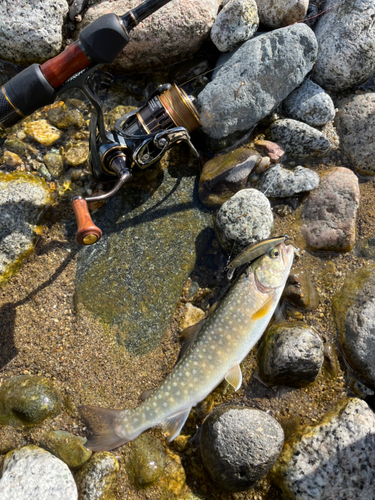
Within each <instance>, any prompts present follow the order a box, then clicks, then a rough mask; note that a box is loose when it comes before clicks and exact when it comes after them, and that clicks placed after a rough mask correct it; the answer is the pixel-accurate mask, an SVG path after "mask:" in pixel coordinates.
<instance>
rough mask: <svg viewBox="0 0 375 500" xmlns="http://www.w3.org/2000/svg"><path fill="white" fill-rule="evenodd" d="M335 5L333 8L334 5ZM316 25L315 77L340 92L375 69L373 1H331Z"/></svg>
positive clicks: (356, 83)
mask: <svg viewBox="0 0 375 500" xmlns="http://www.w3.org/2000/svg"><path fill="white" fill-rule="evenodd" d="M333 6H334V9H331V7H333ZM324 9H331V10H329V11H328V12H326V13H325V14H324V15H323V16H321V17H320V18H319V20H318V22H317V24H316V26H315V35H316V38H317V40H318V44H319V52H318V58H317V61H316V64H315V66H314V69H313V73H312V79H313V80H314V81H315V82H316V83H318V84H319V85H321V86H322V87H323V88H324V89H326V90H331V91H333V92H341V91H343V90H347V89H349V88H350V87H353V86H354V85H360V84H361V83H363V82H365V81H366V80H367V79H368V78H370V76H371V75H372V74H373V73H374V71H375V43H374V39H375V26H374V23H372V22H371V21H370V19H372V18H373V16H374V15H375V1H374V0H347V1H346V2H342V3H340V4H337V2H336V1H335V0H328V1H327V2H326V3H325V4H324Z"/></svg>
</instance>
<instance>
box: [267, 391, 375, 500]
mask: <svg viewBox="0 0 375 500" xmlns="http://www.w3.org/2000/svg"><path fill="white" fill-rule="evenodd" d="M374 464H375V416H374V413H373V412H372V411H371V410H370V408H369V407H368V406H367V404H366V403H365V402H364V401H361V400H360V399H355V398H352V399H349V400H344V401H342V402H340V404H339V405H337V407H336V408H335V410H334V411H332V412H331V413H328V414H327V415H326V416H325V417H324V419H323V420H322V422H321V423H320V424H318V425H316V426H309V427H306V428H305V429H304V430H303V431H302V433H301V434H299V435H298V436H297V437H296V438H295V439H293V441H291V442H290V443H287V444H286V445H285V447H284V450H283V453H282V454H281V457H280V459H279V461H278V463H277V465H276V466H275V468H274V472H275V479H276V482H277V484H278V486H279V487H280V488H281V489H282V490H283V492H284V493H285V494H286V495H287V497H288V498H293V499H294V500H337V499H338V498H340V499H341V500H365V499H366V500H372V499H373V498H374V495H373V492H374V490H373V484H374Z"/></svg>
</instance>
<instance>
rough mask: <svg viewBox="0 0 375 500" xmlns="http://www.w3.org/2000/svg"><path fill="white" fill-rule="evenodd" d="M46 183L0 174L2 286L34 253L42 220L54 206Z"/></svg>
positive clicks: (0, 268)
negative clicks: (49, 207)
mask: <svg viewBox="0 0 375 500" xmlns="http://www.w3.org/2000/svg"><path fill="white" fill-rule="evenodd" d="M51 202H52V198H51V194H50V191H49V189H48V187H47V185H46V183H45V182H44V180H42V179H40V178H38V177H35V176H33V175H29V174H23V173H12V174H3V173H1V174H0V283H1V282H3V281H5V280H7V279H8V278H9V277H10V276H11V275H12V274H14V273H15V272H16V271H17V269H18V267H19V266H20V264H21V262H22V260H23V258H24V257H26V256H27V255H28V254H29V253H30V252H31V251H32V249H33V247H34V243H35V240H36V238H37V234H38V232H39V231H40V229H41V227H38V224H40V220H41V219H42V216H43V214H44V212H45V210H46V208H47V207H48V206H49V205H50V204H51Z"/></svg>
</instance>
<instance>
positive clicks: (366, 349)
mask: <svg viewBox="0 0 375 500" xmlns="http://www.w3.org/2000/svg"><path fill="white" fill-rule="evenodd" d="M333 310H334V313H335V320H336V324H337V328H338V332H339V335H340V344H341V347H342V349H343V352H344V354H345V357H346V359H347V360H348V362H349V363H350V365H351V366H352V367H353V368H354V370H356V372H357V373H358V374H359V375H360V376H361V377H362V378H363V379H364V380H366V381H367V382H368V383H369V384H370V386H371V388H372V389H375V266H374V265H369V266H366V267H364V268H362V269H360V270H358V271H354V272H352V273H349V274H348V276H347V278H346V280H345V283H344V285H343V287H342V288H341V290H340V291H339V292H338V293H337V294H336V295H335V296H334V298H333Z"/></svg>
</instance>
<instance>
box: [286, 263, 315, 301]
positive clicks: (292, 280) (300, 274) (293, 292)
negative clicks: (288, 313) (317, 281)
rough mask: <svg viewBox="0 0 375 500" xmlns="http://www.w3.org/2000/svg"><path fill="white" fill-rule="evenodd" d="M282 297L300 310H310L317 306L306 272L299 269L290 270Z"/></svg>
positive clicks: (312, 286)
mask: <svg viewBox="0 0 375 500" xmlns="http://www.w3.org/2000/svg"><path fill="white" fill-rule="evenodd" d="M283 297H284V298H285V299H286V300H287V301H288V302H291V303H292V304H294V305H295V306H297V307H300V308H301V309H307V310H312V309H315V308H316V307H317V306H318V304H319V298H318V295H317V292H316V289H315V287H314V285H313V283H312V281H311V278H310V276H309V274H308V272H307V271H303V270H301V269H293V268H292V270H291V272H290V275H289V278H288V281H287V284H286V287H285V289H284V293H283Z"/></svg>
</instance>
